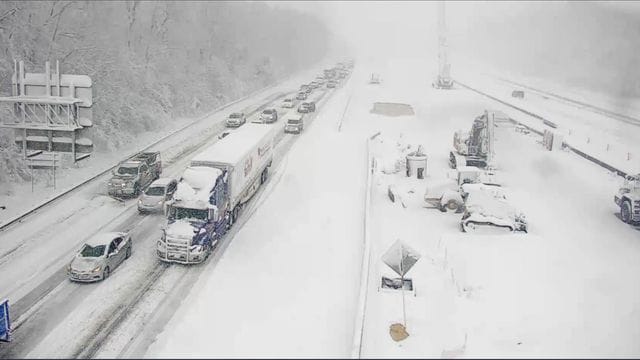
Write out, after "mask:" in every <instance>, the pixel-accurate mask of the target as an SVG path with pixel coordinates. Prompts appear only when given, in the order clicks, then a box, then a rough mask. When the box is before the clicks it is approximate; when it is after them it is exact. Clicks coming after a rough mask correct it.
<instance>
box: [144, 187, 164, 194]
mask: <svg viewBox="0 0 640 360" xmlns="http://www.w3.org/2000/svg"><path fill="white" fill-rule="evenodd" d="M144 194H145V195H149V196H161V195H164V187H162V186H152V187H150V188H148V189H147V191H145V192H144Z"/></svg>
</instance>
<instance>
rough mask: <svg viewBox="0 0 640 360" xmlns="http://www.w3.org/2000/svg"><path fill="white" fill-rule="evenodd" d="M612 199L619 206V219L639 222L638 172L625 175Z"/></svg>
mask: <svg viewBox="0 0 640 360" xmlns="http://www.w3.org/2000/svg"><path fill="white" fill-rule="evenodd" d="M613 201H614V202H615V203H616V205H617V206H618V207H619V208H620V219H621V220H622V221H624V222H625V223H627V224H633V223H638V222H640V174H637V175H635V176H627V177H625V179H624V184H623V185H622V187H621V188H620V189H618V193H617V194H615V195H614V196H613Z"/></svg>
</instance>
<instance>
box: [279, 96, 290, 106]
mask: <svg viewBox="0 0 640 360" xmlns="http://www.w3.org/2000/svg"><path fill="white" fill-rule="evenodd" d="M280 106H281V107H283V108H292V107H293V99H291V98H286V99H284V100H283V101H282V105H280Z"/></svg>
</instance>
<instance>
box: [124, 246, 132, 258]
mask: <svg viewBox="0 0 640 360" xmlns="http://www.w3.org/2000/svg"><path fill="white" fill-rule="evenodd" d="M130 257H131V247H128V248H127V252H126V253H125V254H124V258H125V259H128V258H130Z"/></svg>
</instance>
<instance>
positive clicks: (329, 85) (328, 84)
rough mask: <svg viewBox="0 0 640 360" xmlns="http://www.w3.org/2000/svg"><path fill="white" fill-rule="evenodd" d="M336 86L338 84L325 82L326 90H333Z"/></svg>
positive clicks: (331, 81) (330, 81)
mask: <svg viewBox="0 0 640 360" xmlns="http://www.w3.org/2000/svg"><path fill="white" fill-rule="evenodd" d="M337 84H338V83H337V82H336V81H334V80H329V81H328V82H327V88H329V89H333V88H335V87H336V85H337Z"/></svg>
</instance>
